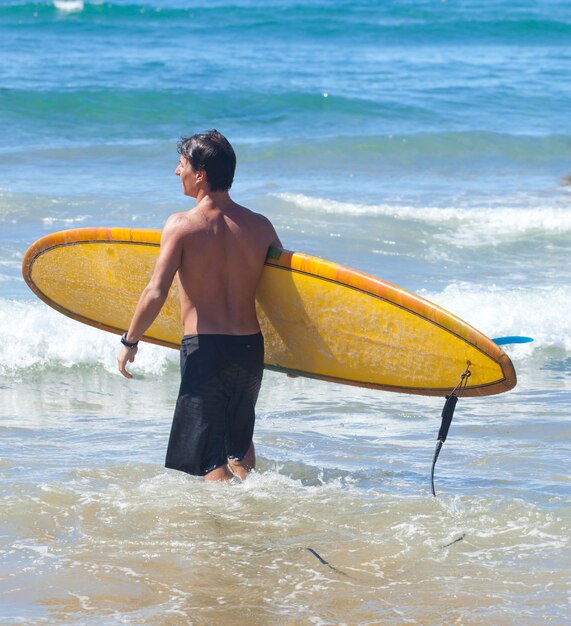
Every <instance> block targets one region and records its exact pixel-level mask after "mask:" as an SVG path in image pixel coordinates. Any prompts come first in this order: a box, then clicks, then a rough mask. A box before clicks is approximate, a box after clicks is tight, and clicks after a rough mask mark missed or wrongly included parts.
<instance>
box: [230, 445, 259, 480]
mask: <svg viewBox="0 0 571 626" xmlns="http://www.w3.org/2000/svg"><path fill="white" fill-rule="evenodd" d="M228 467H229V468H230V470H231V471H232V472H234V474H235V475H236V476H238V478H241V479H242V480H245V479H246V477H247V476H248V474H249V473H250V472H251V471H252V470H253V469H254V468H255V467H256V452H255V450H254V442H253V441H252V442H251V443H250V447H249V448H248V451H247V452H246V454H245V455H244V458H243V459H240V460H238V459H230V458H229V459H228Z"/></svg>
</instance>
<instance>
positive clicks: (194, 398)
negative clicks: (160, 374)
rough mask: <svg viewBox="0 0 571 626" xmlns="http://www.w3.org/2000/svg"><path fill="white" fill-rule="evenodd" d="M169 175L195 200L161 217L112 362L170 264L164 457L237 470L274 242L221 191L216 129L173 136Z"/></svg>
mask: <svg viewBox="0 0 571 626" xmlns="http://www.w3.org/2000/svg"><path fill="white" fill-rule="evenodd" d="M178 152H179V154H180V160H179V164H178V167H177V168H176V172H175V173H176V175H177V176H179V177H180V182H181V184H182V188H183V192H184V194H185V195H187V196H191V197H193V198H196V206H195V207H194V208H193V209H191V210H190V211H187V212H185V213H175V214H174V215H171V216H170V217H169V218H168V220H167V221H166V224H165V227H164V229H163V232H162V236H161V249H160V254H159V258H158V260H157V264H156V266H155V270H154V273H153V276H152V278H151V281H150V282H149V284H148V285H147V287H146V288H145V289H144V291H143V293H142V294H141V297H140V299H139V302H138V304H137V308H136V309H135V313H134V315H133V319H132V321H131V324H130V326H129V330H128V331H127V332H126V333H125V334H124V335H123V337H122V338H121V343H122V344H123V345H122V347H121V350H120V351H119V354H118V356H117V364H118V368H119V371H120V372H121V374H123V376H125V377H127V378H132V375H131V374H130V373H129V372H128V370H127V369H126V365H127V363H132V362H133V361H134V359H135V355H136V354H137V343H138V342H139V340H140V339H141V337H142V336H143V334H144V333H145V331H146V330H147V329H148V328H149V326H150V325H151V324H152V323H153V321H154V320H155V318H156V317H157V315H158V314H159V312H160V310H161V308H162V306H163V304H164V302H165V300H166V298H167V295H168V292H169V288H170V286H171V283H172V281H173V279H174V277H175V274H177V272H178V281H179V292H180V306H181V315H182V322H183V325H184V335H185V336H184V338H183V341H182V345H181V385H180V391H179V397H178V400H177V404H176V409H175V413H174V418H173V424H172V430H171V435H170V439H169V445H168V450H167V457H166V466H167V467H168V468H171V469H177V470H180V471H183V472H187V473H189V474H194V475H199V476H204V477H205V479H207V480H229V479H231V478H232V477H233V476H238V477H240V478H242V479H244V478H245V477H246V475H247V473H248V472H249V471H250V470H252V469H253V468H254V466H255V454H254V444H253V441H252V435H253V432H254V419H255V412H254V407H255V404H256V400H257V397H258V391H259V389H260V384H261V380H262V372H263V359H264V341H263V337H262V334H261V332H260V326H259V324H258V319H257V316H256V307H255V295H256V288H257V285H258V281H259V279H260V275H261V273H262V269H263V267H264V261H265V258H266V254H267V252H268V248H269V247H270V246H278V247H281V243H280V240H279V238H278V236H277V234H276V231H275V230H274V227H273V226H272V224H271V223H270V222H269V220H268V219H266V218H265V217H264V216H262V215H259V214H256V213H253V212H252V211H250V210H249V209H247V208H245V207H243V206H240V205H238V204H236V203H235V202H234V201H233V200H232V199H231V198H230V195H229V193H228V190H229V189H230V187H231V185H232V181H233V178H234V170H235V168H236V155H235V154H234V150H233V149H232V146H231V145H230V143H229V142H228V141H227V140H226V138H225V137H223V136H222V135H221V134H220V133H218V132H217V131H214V130H213V131H209V132H206V133H202V134H198V135H193V136H192V137H189V138H187V139H182V140H181V141H180V142H179V144H178Z"/></svg>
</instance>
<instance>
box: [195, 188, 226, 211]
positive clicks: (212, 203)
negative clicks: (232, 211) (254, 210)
mask: <svg viewBox="0 0 571 626" xmlns="http://www.w3.org/2000/svg"><path fill="white" fill-rule="evenodd" d="M196 204H197V205H199V204H200V205H203V206H209V207H217V208H219V209H224V208H225V207H228V206H231V205H232V204H233V202H232V199H231V198H230V194H229V193H228V192H227V191H210V190H209V189H200V190H199V191H198V193H197V194H196Z"/></svg>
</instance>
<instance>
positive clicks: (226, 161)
mask: <svg viewBox="0 0 571 626" xmlns="http://www.w3.org/2000/svg"><path fill="white" fill-rule="evenodd" d="M177 149H178V153H179V154H180V155H181V156H183V157H185V158H186V159H187V160H188V162H189V163H190V165H191V167H192V169H193V170H194V171H195V172H198V171H200V170H204V171H205V172H206V178H207V180H208V186H209V187H210V191H228V189H230V187H232V181H233V180H234V172H235V170H236V154H235V152H234V149H233V148H232V146H231V145H230V142H229V141H228V139H226V137H224V135H222V134H221V133H219V132H218V131H217V130H209V131H206V132H204V133H198V134H197V135H192V137H182V138H181V140H180V141H179V142H178V144H177Z"/></svg>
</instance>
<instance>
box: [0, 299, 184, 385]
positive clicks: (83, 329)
mask: <svg viewBox="0 0 571 626" xmlns="http://www.w3.org/2000/svg"><path fill="white" fill-rule="evenodd" d="M0 329H1V330H0V373H2V374H4V373H7V372H10V371H15V370H20V369H24V368H30V367H49V366H53V365H63V366H64V367H72V366H74V365H101V366H103V367H104V368H105V369H106V370H108V371H110V372H114V373H115V372H117V366H116V358H117V350H118V347H119V340H118V337H117V336H116V335H112V334H110V333H106V332H103V331H101V330H98V329H96V328H91V327H90V326H86V325H85V324H81V323H79V322H76V321H74V320H72V319H69V318H67V317H65V316H63V315H60V314H59V313H57V312H56V311H54V310H53V309H51V308H50V307H48V306H47V305H46V304H44V303H43V302H39V301H37V302H36V301H33V302H29V301H26V302H17V301H12V300H4V299H0ZM177 359H178V355H177V353H176V351H175V350H171V349H168V348H161V347H159V346H154V345H151V344H145V345H144V350H140V351H139V354H138V355H137V368H136V369H137V371H138V372H141V373H150V374H161V373H163V372H164V371H165V369H166V367H167V365H168V364H169V363H171V362H177Z"/></svg>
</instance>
